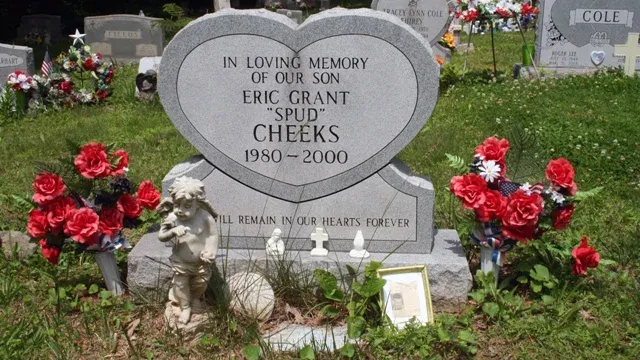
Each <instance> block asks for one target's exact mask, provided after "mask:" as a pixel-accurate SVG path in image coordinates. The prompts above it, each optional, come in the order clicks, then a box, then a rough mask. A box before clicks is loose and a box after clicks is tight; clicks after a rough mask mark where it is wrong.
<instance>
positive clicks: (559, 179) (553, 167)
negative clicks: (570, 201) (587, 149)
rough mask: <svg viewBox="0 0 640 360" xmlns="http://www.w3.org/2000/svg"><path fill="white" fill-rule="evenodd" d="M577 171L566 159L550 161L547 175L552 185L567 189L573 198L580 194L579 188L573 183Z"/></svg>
mask: <svg viewBox="0 0 640 360" xmlns="http://www.w3.org/2000/svg"><path fill="white" fill-rule="evenodd" d="M575 174H576V173H575V171H574V170H573V166H571V163H570V162H569V161H568V160H567V159H564V158H560V159H557V160H551V161H549V164H548V165H547V169H546V171H545V175H546V177H547V180H549V181H550V182H551V184H552V185H554V186H557V187H560V188H562V189H565V190H566V191H567V193H568V194H569V195H571V196H573V195H575V194H576V192H578V186H577V185H576V183H575V182H574V181H573V178H574V176H575Z"/></svg>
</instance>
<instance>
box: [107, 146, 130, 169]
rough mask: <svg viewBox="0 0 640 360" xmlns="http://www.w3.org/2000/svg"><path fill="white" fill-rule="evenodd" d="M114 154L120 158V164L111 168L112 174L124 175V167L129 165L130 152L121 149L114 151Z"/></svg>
mask: <svg viewBox="0 0 640 360" xmlns="http://www.w3.org/2000/svg"><path fill="white" fill-rule="evenodd" d="M113 156H114V157H116V158H118V164H116V166H115V168H114V169H113V170H111V175H123V174H124V169H125V168H126V167H127V166H129V153H127V152H126V151H124V150H122V149H120V150H116V151H115V152H114V153H113Z"/></svg>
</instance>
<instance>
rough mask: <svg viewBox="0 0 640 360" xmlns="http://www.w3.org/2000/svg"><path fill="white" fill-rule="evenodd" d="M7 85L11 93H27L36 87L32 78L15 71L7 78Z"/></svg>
mask: <svg viewBox="0 0 640 360" xmlns="http://www.w3.org/2000/svg"><path fill="white" fill-rule="evenodd" d="M7 84H9V86H10V87H11V90H13V91H24V92H28V91H29V90H31V89H33V88H35V87H36V83H35V81H34V80H33V77H31V76H28V75H26V74H25V73H24V72H23V71H20V70H16V71H15V72H12V73H11V74H9V76H8V77H7Z"/></svg>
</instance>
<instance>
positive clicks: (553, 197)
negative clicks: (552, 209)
mask: <svg viewBox="0 0 640 360" xmlns="http://www.w3.org/2000/svg"><path fill="white" fill-rule="evenodd" d="M551 200H553V202H555V203H556V204H562V203H563V202H564V196H563V195H562V194H560V193H559V192H557V191H554V192H552V193H551Z"/></svg>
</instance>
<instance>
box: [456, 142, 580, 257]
mask: <svg viewBox="0 0 640 360" xmlns="http://www.w3.org/2000/svg"><path fill="white" fill-rule="evenodd" d="M509 146H510V144H509V141H508V140H506V139H498V138H496V137H490V138H487V139H485V140H484V142H483V143H482V144H480V145H478V147H476V149H475V155H474V159H473V162H472V163H471V165H470V166H469V170H468V171H467V172H466V173H464V174H462V175H459V176H454V177H453V178H452V179H451V182H450V185H449V187H450V190H451V192H452V193H453V194H454V195H455V196H456V197H457V198H458V199H460V200H461V201H462V205H463V207H464V208H465V209H467V210H470V211H473V212H474V215H475V220H476V222H477V223H478V224H479V227H478V228H477V229H476V230H475V231H474V232H473V234H472V235H471V240H472V241H473V242H474V243H476V244H478V245H480V246H483V247H485V248H490V249H493V252H492V260H493V262H494V263H496V264H498V265H502V261H503V258H504V257H503V256H502V254H503V253H504V252H505V251H508V250H511V249H513V248H514V247H515V245H516V244H517V243H518V242H521V243H526V242H527V241H530V240H533V239H536V238H539V237H540V236H541V235H542V234H543V233H544V232H546V231H549V230H564V229H566V228H567V226H568V225H569V224H570V222H571V219H572V217H573V211H574V202H575V201H577V200H576V198H575V195H576V194H577V192H578V186H577V185H576V183H575V181H574V177H575V171H574V169H573V167H572V165H571V163H570V162H569V161H567V160H566V159H563V158H560V159H556V160H551V161H549V163H548V165H547V167H546V171H545V177H546V179H547V183H546V184H545V183H536V184H530V183H524V184H519V183H515V182H513V181H510V180H509V179H508V178H507V164H506V155H507V153H508V151H509ZM448 157H449V158H450V159H452V162H454V160H456V161H455V162H458V166H456V168H461V166H459V165H460V163H462V166H463V167H464V161H463V160H461V159H459V158H456V157H453V156H451V155H448Z"/></svg>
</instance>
